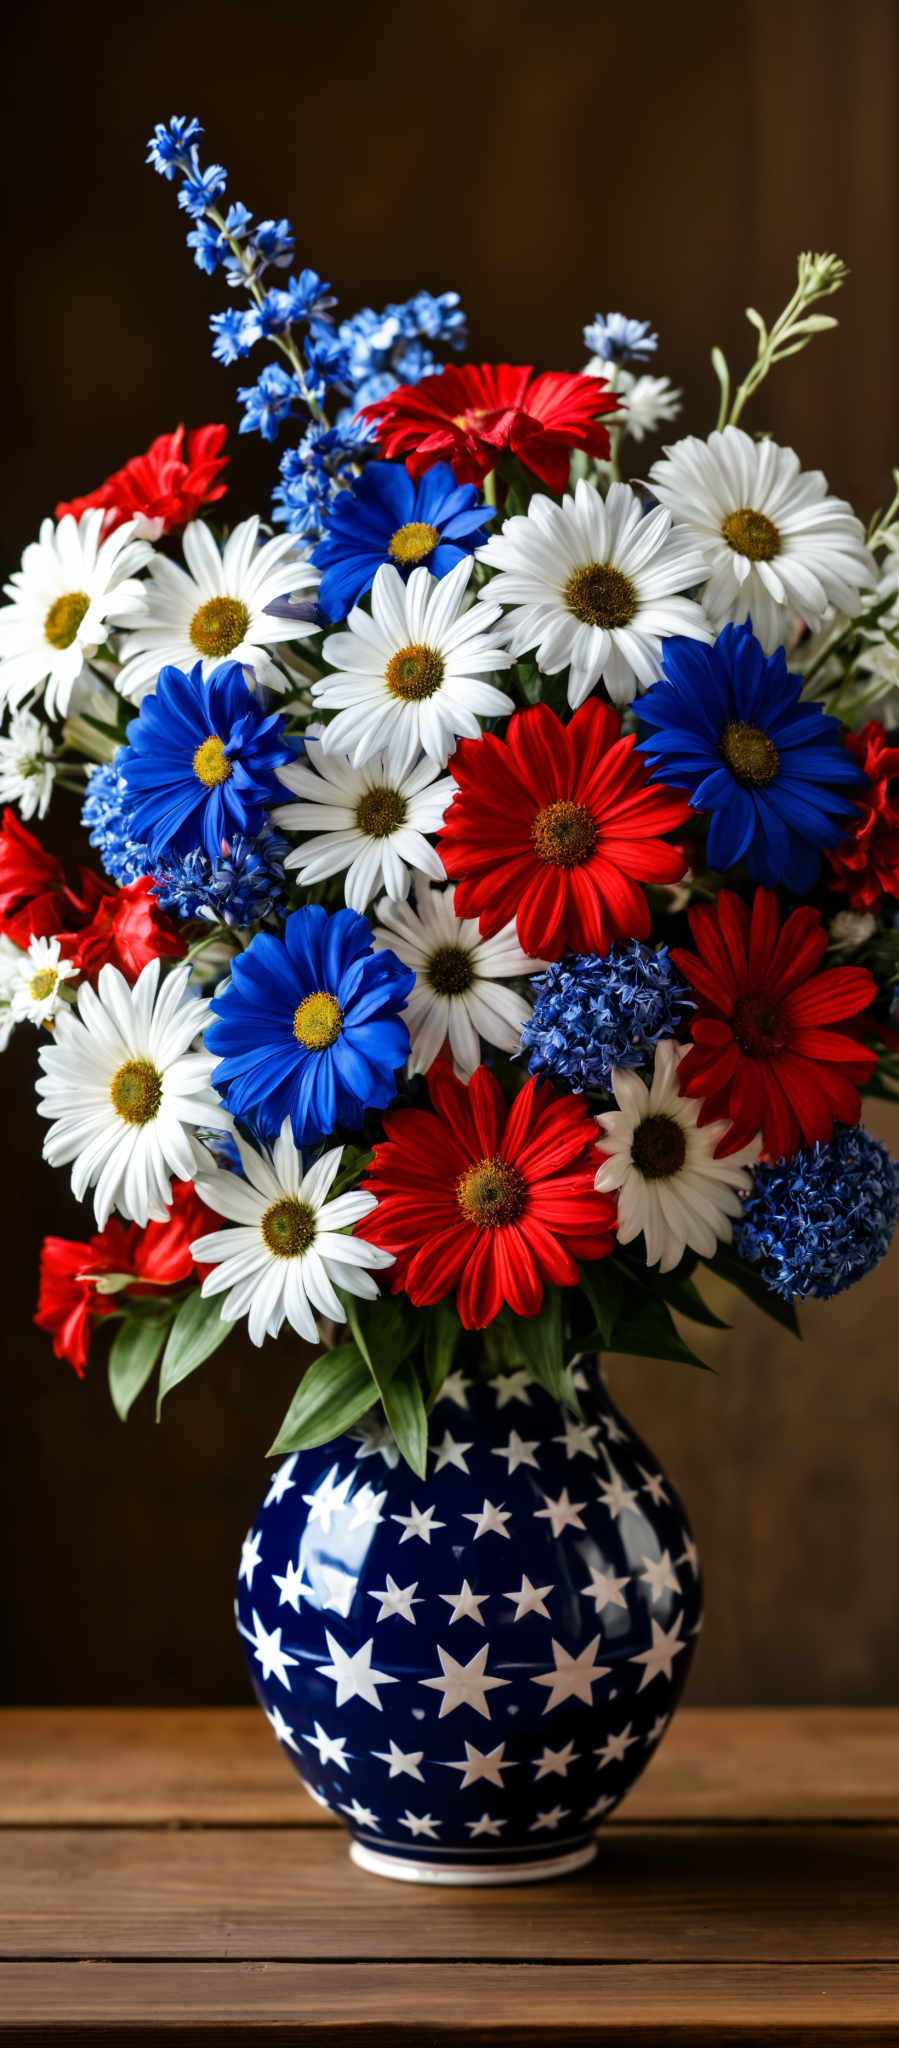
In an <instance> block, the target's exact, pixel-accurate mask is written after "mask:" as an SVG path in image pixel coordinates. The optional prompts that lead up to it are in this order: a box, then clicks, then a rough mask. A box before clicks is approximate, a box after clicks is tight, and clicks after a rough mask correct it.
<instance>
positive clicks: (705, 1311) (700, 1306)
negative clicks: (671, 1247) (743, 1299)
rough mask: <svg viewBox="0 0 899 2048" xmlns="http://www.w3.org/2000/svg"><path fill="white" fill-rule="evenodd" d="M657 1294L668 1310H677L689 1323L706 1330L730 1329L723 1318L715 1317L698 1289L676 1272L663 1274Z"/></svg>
mask: <svg viewBox="0 0 899 2048" xmlns="http://www.w3.org/2000/svg"><path fill="white" fill-rule="evenodd" d="M659 1294H660V1295H661V1298H662V1300H663V1301H666V1302H667V1304H668V1307H669V1308H673V1309H676V1310H677V1313H678V1315H681V1316H689V1318H690V1321H691V1323H701V1324H702V1325H703V1327H704V1328H705V1329H707V1330H729V1329H730V1328H731V1324H730V1323H726V1322H725V1321H724V1318H723V1316H716V1315H715V1313H714V1311H713V1310H712V1309H710V1308H709V1305H708V1302H706V1301H703V1298H702V1295H701V1294H700V1292H699V1288H698V1287H697V1286H696V1285H695V1282H694V1281H692V1280H689V1279H688V1278H687V1277H686V1275H684V1276H683V1277H682V1278H681V1277H680V1276H679V1274H678V1273H676V1272H675V1273H665V1274H663V1276H662V1281H661V1284H660V1285H659Z"/></svg>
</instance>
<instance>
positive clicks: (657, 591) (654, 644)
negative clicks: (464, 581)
mask: <svg viewBox="0 0 899 2048" xmlns="http://www.w3.org/2000/svg"><path fill="white" fill-rule="evenodd" d="M478 559H479V561H482V562H487V563H488V564H489V566H490V567H491V568H492V569H496V570H497V571H498V572H499V573H498V574H497V575H496V576H494V577H493V578H492V579H491V581H490V582H489V583H488V584H487V585H486V586H485V588H484V589H483V590H482V591H481V598H482V600H483V599H484V598H485V597H486V598H487V599H488V600H495V599H496V598H499V599H500V600H501V601H502V603H503V604H508V605H512V606H513V610H512V611H511V613H510V614H509V616H508V618H507V619H506V633H507V639H508V645H509V650H510V653H511V654H512V655H513V657H515V656H517V655H519V654H524V653H525V652H526V650H527V649H529V648H534V649H535V650H536V659H537V665H538V667H539V668H541V669H542V670H543V671H544V673H545V674H546V675H557V674H558V672H559V670H560V669H564V668H567V669H569V670H570V674H569V678H568V702H569V704H570V706H571V708H572V710H576V708H577V706H578V705H579V704H582V703H583V701H584V698H585V697H588V696H589V694H590V691H591V690H593V689H595V687H596V685H597V683H598V682H600V681H602V682H603V683H604V684H605V686H606V689H607V691H608V693H609V696H610V697H611V699H612V702H613V704H629V703H630V702H631V700H632V698H633V697H634V695H635V693H636V691H637V690H646V689H648V688H649V686H650V684H651V683H654V682H657V681H658V678H659V676H660V675H661V673H662V642H663V640H665V639H667V638H668V637H669V635H670V634H672V633H685V634H687V635H688V636H689V637H690V638H691V639H693V640H705V641H710V640H711V638H712V635H711V633H710V631H709V627H708V622H707V620H706V619H705V617H704V615H703V612H702V609H701V607H700V606H699V605H698V604H694V603H693V602H692V601H691V600H690V599H689V598H686V597H683V596H677V595H675V593H676V592H679V591H680V592H683V591H684V590H689V589H690V588H691V587H692V586H693V585H694V584H697V583H701V582H702V581H703V579H704V577H705V576H706V575H707V574H708V557H707V555H706V554H705V553H704V552H703V550H702V549H701V548H700V547H699V546H698V545H697V544H696V542H695V541H694V540H692V539H690V538H687V537H685V536H684V534H683V533H680V532H675V531H673V529H672V522H671V515H670V513H669V512H666V511H665V510H664V509H662V508H661V507H658V506H657V507H656V509H655V510H654V511H652V512H644V510H643V506H642V503H641V501H640V498H639V496H638V494H637V492H636V491H633V490H631V487H630V485H629V484H611V485H610V486H609V492H608V496H607V497H606V498H603V497H602V494H601V493H600V492H599V491H598V490H597V489H596V487H595V485H593V484H591V483H587V482H586V481H585V479H584V478H581V480H580V482H579V483H578V485H577V487H576V489H575V493H574V496H573V497H569V496H566V497H564V498H563V499H562V503H561V505H557V504H555V502H554V501H553V499H552V498H544V497H543V496H540V495H538V496H536V497H533V498H532V499H531V502H530V505H529V506H528V510H527V512H526V513H524V514H519V515H517V516H516V517H515V518H513V519H507V520H506V523H505V525H504V527H503V529H502V532H501V533H497V534H492V535H491V537H490V539H489V540H488V541H487V542H485V545H484V546H483V547H482V548H479V549H478Z"/></svg>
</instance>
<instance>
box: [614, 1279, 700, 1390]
mask: <svg viewBox="0 0 899 2048" xmlns="http://www.w3.org/2000/svg"><path fill="white" fill-rule="evenodd" d="M607 1348H608V1350H610V1351H623V1352H625V1353H626V1354H627V1356H628V1357H629V1358H671V1359H673V1360H674V1361H675V1363H676V1364H678V1365H697V1366H698V1367H699V1369H700V1371H701V1372H709V1371H710V1370H711V1368H710V1367H709V1366H707V1365H706V1363H705V1360H704V1359H702V1358H700V1357H698V1355H697V1353H696V1352H695V1351H692V1350H691V1349H690V1346H689V1344H685V1342H684V1339H683V1337H682V1336H681V1334H680V1331H679V1330H678V1328H677V1326H676V1324H675V1322H674V1319H673V1317H672V1314H671V1310H670V1308H669V1307H668V1304H667V1302H665V1301H662V1300H661V1299H660V1298H659V1296H658V1295H653V1294H647V1295H645V1296H644V1298H643V1300H642V1301H639V1300H635V1301H633V1302H632V1303H630V1304H629V1306H628V1307H627V1308H626V1309H625V1310H624V1313H623V1315H620V1316H619V1317H618V1321H617V1322H616V1324H615V1328H614V1331H613V1333H612V1341H611V1344H610V1345H608V1347H607Z"/></svg>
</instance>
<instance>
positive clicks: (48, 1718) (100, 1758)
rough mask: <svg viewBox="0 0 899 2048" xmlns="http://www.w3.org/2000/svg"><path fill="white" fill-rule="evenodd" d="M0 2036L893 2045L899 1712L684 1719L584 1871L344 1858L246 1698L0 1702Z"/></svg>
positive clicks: (449, 2044) (339, 1841) (898, 1999)
mask: <svg viewBox="0 0 899 2048" xmlns="http://www.w3.org/2000/svg"><path fill="white" fill-rule="evenodd" d="M0 1740H2V1758H0V1824H2V1826H3V1829H4V1837H3V1854H2V1865H0V2040H2V2041H7V2042H8V2041H15V2042H19V2041H22V2042H28V2041H33V2042H37V2041H40V2042H45V2041H50V2042H60V2043H65V2042H71V2043H76V2042H77V2043H79V2044H83V2048H86V2044H87V2043H91V2044H92V2043H94V2042H102V2043H104V2044H107V2048H108V2044H109V2043H126V2042H127V2043H132V2042H140V2043H142V2044H144V2048H149V2044H151V2043H155V2042H157V2041H158V2042H164V2043H166V2044H174V2043H182V2042H184V2043H187V2042H196V2041H201V2040H202V2041H205V2042H207V2043H209V2042H214V2041H218V2040H222V2041H223V2042H225V2043H227V2044H229V2048H234V2044H238V2043H239V2044H241V2048H243V2044H247V2048H249V2044H256V2043H263V2042H264V2043H265V2044H267V2048H272V2044H274V2043H279V2042H288V2041H290V2042H300V2041H301V2042H303V2043H307V2042H308V2043H310V2044H315V2048H320V2044H325V2048H327V2044H328V2043H334V2042H340V2043H341V2044H343V2048H348V2044H350V2043H354V2042H356V2041H359V2042H365V2043H383V2044H385V2048H386V2044H391V2048H393V2044H395V2043H398V2044H402V2043H409V2044H412V2043H414V2044H415V2048H427V2044H430V2043H439V2044H440V2048H455V2044H462V2043H466V2044H468V2043H478V2044H483V2048H487V2044H490V2048H496V2044H500V2043H503V2044H510V2048H511V2044H515V2048H518V2044H525V2043H538V2042H540V2043H556V2042H558V2043H562V2042H564V2043H566V2044H567V2043H575V2044H583V2043H588V2042H589V2043H592V2042H597V2043H601V2044H602V2048H613V2044H615V2043H618V2042H621V2043H627V2044H633V2043H635V2042H639V2043H646V2044H649V2043H653V2044H655V2043H670V2042H680V2043H685V2044H686V2043H690V2044H694V2043H709V2042H728V2043H735V2042H756V2043H765V2044H766V2048H769V2044H772V2043H773V2044H779V2043H787V2042H790V2043H793V2042H795V2043H800V2042H801V2043H803V2044H809V2043H815V2044H819V2043H840V2044H846V2043H848V2042H853V2043H855V2042H875V2041H876V2042H894V2043H895V2042H899V1712H891V1711H881V1710H872V1711H864V1712H856V1713H843V1712H831V1711H829V1710H827V1709H814V1710H809V1711H804V1710H803V1711H795V1712H771V1711H769V1712H757V1711H749V1710H743V1711H733V1712H729V1711H724V1710H721V1711H719V1710H699V1711H696V1710H694V1711H693V1712H689V1711H685V1712H683V1713H682V1714H681V1715H680V1716H679V1717H678V1718H677V1719H676V1720H675V1722H674V1724H673V1726H672V1729H671V1731H670V1733H669V1735H668V1736H667V1737H666V1739H665V1742H664V1744H663V1745H662V1749H661V1751H660V1754H659V1756H658V1758H657V1759H656V1760H655V1761H654V1762H653V1765H652V1767H651V1769H650V1771H649V1772H648V1773H647V1775H646V1777H645V1778H644V1779H643V1781H642V1783H641V1784H640V1786H639V1787H638V1788H637V1791H636V1792H635V1793H634V1795H633V1797H632V1798H631V1799H630V1800H629V1801H628V1802H627V1804H626V1806H625V1807H624V1808H622V1810H621V1814H620V1818H619V1817H618V1816H616V1818H615V1819H614V1821H613V1822H612V1823H611V1824H610V1825H608V1826H606V1827H605V1828H603V1830H602V1848H601V1853H600V1855H599V1858H598V1860H597V1862H596V1863H595V1864H594V1865H593V1867H592V1868H591V1869H590V1870H587V1871H584V1872H582V1873H581V1874H580V1875H578V1876H577V1877H574V1878H571V1879H569V1880H566V1881H563V1882H560V1883H556V1884H546V1885H535V1886H533V1887H525V1888H517V1887H515V1886H509V1887H508V1888H498V1889H496V1890H494V1891H491V1892H489V1893H487V1894H485V1893H484V1892H479V1891H468V1890H461V1889H460V1890H458V1891H449V1890H448V1891H432V1890H421V1891H418V1890H416V1889H414V1888H412V1887H408V1886H405V1885H401V1884H395V1883H391V1882H389V1881H388V1880H386V1879H379V1878H373V1877H368V1876H365V1875H364V1874H363V1873H362V1872H360V1871H357V1870H355V1869H354V1868H353V1867H352V1865H351V1864H350V1862H349V1860H348V1857H347V1853H346V1838H345V1836H344V1834H343V1831H342V1830H341V1829H339V1828H336V1827H334V1826H333V1825H332V1824H331V1823H330V1821H329V1818H328V1816H327V1815H326V1814H324V1813H323V1812H322V1811H321V1809H319V1808H318V1807H316V1806H314V1805H313V1804H312V1803H311V1802H310V1801H309V1800H308V1799H307V1798H306V1797H305V1795H304V1794H303V1793H302V1791H301V1789H300V1788H299V1786H298V1785H297V1783H296V1781H295V1780H294V1778H293V1776H292V1773H291V1772H290V1771H289V1770H288V1769H286V1767H285V1764H284V1761H283V1759H282V1757H281V1756H280V1755H279V1753H278V1751H277V1749H276V1746H275V1743H274V1741H273V1740H272V1738H271V1736H270V1734H269V1732H268V1730H267V1728H266V1725H265V1722H264V1720H263V1718H262V1716H261V1714H259V1713H258V1712H257V1711H255V1710H247V1711H244V1710H229V1709H218V1710H212V1711H209V1712H189V1713H188V1712H185V1713H178V1712H161V1713H160V1712H152V1713H151V1712H135V1711H130V1712H121V1713H120V1712H115V1711H99V1712H95V1711H90V1712H76V1711H55V1710H54V1711H46V1710H41V1711H35V1712H31V1713H28V1712H21V1711H18V1710H15V1711H14V1710H7V1711H6V1712H5V1713H4V1714H2V1715H0Z"/></svg>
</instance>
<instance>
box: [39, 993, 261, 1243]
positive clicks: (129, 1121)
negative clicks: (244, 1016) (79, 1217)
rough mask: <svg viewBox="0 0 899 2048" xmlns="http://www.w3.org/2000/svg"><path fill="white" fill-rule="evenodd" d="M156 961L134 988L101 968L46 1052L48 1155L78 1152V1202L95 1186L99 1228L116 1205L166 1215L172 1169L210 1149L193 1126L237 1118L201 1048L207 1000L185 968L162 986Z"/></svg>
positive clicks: (193, 1167)
mask: <svg viewBox="0 0 899 2048" xmlns="http://www.w3.org/2000/svg"><path fill="white" fill-rule="evenodd" d="M159 970H160V962H159V961H158V960H151V961H149V962H148V964H147V966H146V967H144V968H143V969H142V971H141V973H140V974H139V975H138V978H137V980H136V982H135V984H134V987H133V988H130V987H129V985H128V983H127V981H126V980H125V977H124V975H122V974H120V973H119V971H118V968H117V967H111V966H106V967H104V968H103V969H102V970H101V973H100V978H99V981H98V984H97V989H96V991H95V990H94V989H92V988H90V987H89V986H88V984H87V983H86V982H85V983H82V986H81V988H80V989H79V992H78V1004H77V1009H71V1010H70V1009H61V1010H60V1012H59V1015H58V1017H57V1019H56V1031H55V1037H54V1042H53V1044H52V1045H45V1046H42V1047H41V1050H40V1053H39V1055H38V1057H39V1060H40V1064H41V1066H42V1068H43V1074H42V1077H41V1079H40V1080H39V1081H38V1084H37V1092H38V1096H39V1097H40V1100H39V1102H38V1111H39V1114H40V1115H41V1116H46V1117H52V1118H53V1122H52V1124H51V1126H50V1129H49V1131H48V1132H47V1135H46V1138H45V1139H44V1157H45V1159H48V1160H49V1161H50V1164H51V1166H66V1165H68V1164H69V1162H70V1161H74V1166H73V1170H72V1188H73V1191H74V1193H75V1195H76V1196H77V1197H78V1199H79V1201H80V1200H81V1198H82V1196H83V1195H84V1193H85V1190H86V1189H87V1188H89V1187H93V1188H94V1190H95V1192H94V1212H95V1215H96V1218H97V1223H98V1225H99V1227H100V1229H101V1230H102V1229H103V1226H104V1224H105V1223H106V1222H107V1221H108V1219H109V1216H110V1214H111V1212H112V1210H113V1209H114V1208H115V1209H118V1210H119V1212H120V1214H121V1215H123V1216H127V1217H129V1218H130V1219H131V1220H132V1221H133V1222H134V1223H149V1222H151V1221H152V1222H154V1223H164V1222H165V1220H166V1217H167V1215H168V1206H169V1203H170V1201H171V1197H172V1189H171V1179H170V1176H171V1175H172V1174H174V1175H176V1176H177V1178H178V1179H179V1180H193V1178H194V1175H195V1173H196V1171H197V1168H198V1166H199V1165H201V1164H202V1163H203V1159H204V1151H203V1148H202V1146H200V1145H199V1144H198V1142H197V1140H196V1139H195V1138H194V1137H193V1136H192V1135H191V1132H190V1131H189V1130H188V1129H187V1128H186V1126H188V1125H197V1124H200V1125H204V1126H206V1127H208V1128H209V1129H212V1130H215V1129H218V1130H226V1129H229V1128H230V1118H229V1116H228V1113H227V1111H226V1110H225V1108H224V1106H223V1104H222V1103H221V1102H220V1101H219V1098H218V1096H217V1095H216V1093H215V1090H214V1089H213V1088H212V1087H211V1086H210V1080H209V1077H210V1074H211V1072H212V1069H213V1067H214V1065H215V1059H214V1056H213V1055H212V1053H207V1052H194V1051H193V1050H192V1047H193V1044H194V1041H195V1039H196V1038H197V1037H198V1036H199V1034H200V1032H201V1031H202V1030H203V1027H204V1025H205V1023H206V1022H207V1019H208V1008H207V1005H206V1003H205V1002H203V1001H202V1000H201V998H200V997H198V996H195V995H192V994H191V992H190V989H189V987H188V983H189V981H190V968H189V967H176V968H174V969H173V970H172V971H171V973H169V974H167V975H166V978H165V980H164V981H163V983H162V986H161V987H160V986H159Z"/></svg>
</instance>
